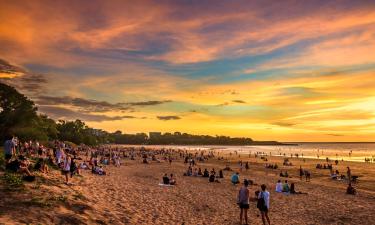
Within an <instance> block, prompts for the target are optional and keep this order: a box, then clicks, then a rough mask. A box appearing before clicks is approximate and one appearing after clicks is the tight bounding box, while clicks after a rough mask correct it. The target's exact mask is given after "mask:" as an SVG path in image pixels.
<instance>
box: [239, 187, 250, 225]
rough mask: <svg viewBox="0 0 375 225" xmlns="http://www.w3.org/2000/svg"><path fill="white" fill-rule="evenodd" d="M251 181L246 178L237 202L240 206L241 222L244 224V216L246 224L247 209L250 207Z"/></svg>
mask: <svg viewBox="0 0 375 225" xmlns="http://www.w3.org/2000/svg"><path fill="white" fill-rule="evenodd" d="M248 186H249V181H248V180H245V181H244V185H243V186H242V187H241V189H240V190H239V192H238V197H237V204H238V206H239V207H240V210H241V211H240V223H241V224H242V221H243V218H244V217H245V224H248V222H247V210H248V209H249V205H250V204H249V189H248Z"/></svg>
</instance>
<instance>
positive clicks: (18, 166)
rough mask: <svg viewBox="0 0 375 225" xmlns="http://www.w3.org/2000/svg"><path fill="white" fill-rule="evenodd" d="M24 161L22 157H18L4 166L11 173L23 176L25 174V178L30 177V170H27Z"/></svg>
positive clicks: (24, 158)
mask: <svg viewBox="0 0 375 225" xmlns="http://www.w3.org/2000/svg"><path fill="white" fill-rule="evenodd" d="M25 161H26V157H24V156H23V155H19V156H18V159H16V160H13V161H10V162H9V163H8V164H7V165H6V169H7V170H11V171H13V172H19V173H23V174H26V175H27V176H32V174H31V172H30V170H29V169H28V166H27V163H26V162H25Z"/></svg>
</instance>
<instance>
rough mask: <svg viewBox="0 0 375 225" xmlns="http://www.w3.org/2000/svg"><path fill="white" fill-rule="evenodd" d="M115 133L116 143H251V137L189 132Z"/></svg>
mask: <svg viewBox="0 0 375 225" xmlns="http://www.w3.org/2000/svg"><path fill="white" fill-rule="evenodd" d="M111 135H113V140H114V143H116V144H149V145H172V144H175V145H249V144H252V143H253V140H252V139H251V138H231V137H227V136H209V135H192V134H187V133H182V134H181V133H180V132H175V133H173V134H172V133H164V134H161V133H160V134H155V135H152V136H150V137H148V136H147V135H146V134H145V133H139V134H122V133H121V131H116V132H115V133H113V134H111Z"/></svg>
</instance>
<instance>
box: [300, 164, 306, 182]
mask: <svg viewBox="0 0 375 225" xmlns="http://www.w3.org/2000/svg"><path fill="white" fill-rule="evenodd" d="M303 175H305V174H304V172H303V169H302V166H299V178H300V179H301V180H302V177H303Z"/></svg>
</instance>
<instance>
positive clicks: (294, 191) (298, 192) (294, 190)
mask: <svg viewBox="0 0 375 225" xmlns="http://www.w3.org/2000/svg"><path fill="white" fill-rule="evenodd" d="M290 193H291V194H307V193H303V192H300V191H296V189H295V185H294V183H291V184H290Z"/></svg>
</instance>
